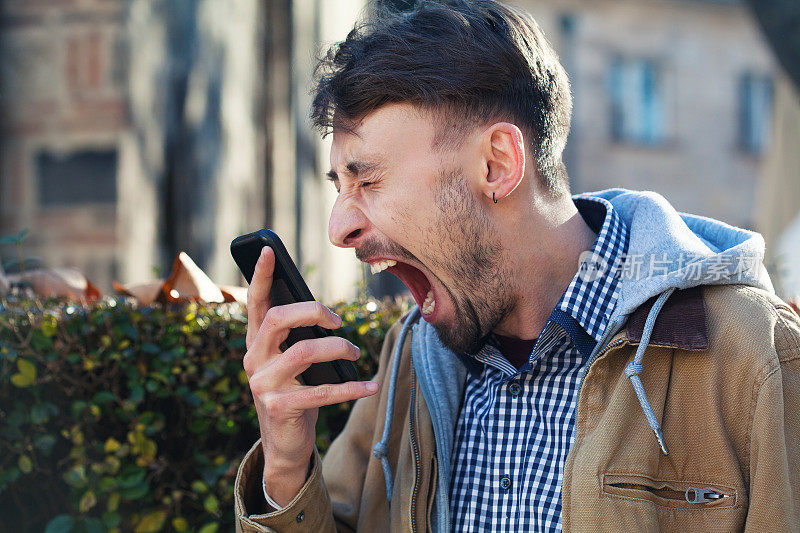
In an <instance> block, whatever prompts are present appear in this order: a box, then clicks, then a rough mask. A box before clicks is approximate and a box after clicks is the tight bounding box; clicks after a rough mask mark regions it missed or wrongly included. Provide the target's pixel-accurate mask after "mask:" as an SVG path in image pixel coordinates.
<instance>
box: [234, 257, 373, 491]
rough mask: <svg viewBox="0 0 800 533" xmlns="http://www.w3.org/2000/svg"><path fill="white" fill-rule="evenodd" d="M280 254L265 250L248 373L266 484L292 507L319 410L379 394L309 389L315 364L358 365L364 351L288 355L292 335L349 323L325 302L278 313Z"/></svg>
mask: <svg viewBox="0 0 800 533" xmlns="http://www.w3.org/2000/svg"><path fill="white" fill-rule="evenodd" d="M274 269H275V253H274V252H273V251H272V249H271V248H269V247H265V248H264V249H263V250H262V251H261V256H260V257H259V259H258V263H257V264H256V269H255V273H254V274H253V280H252V283H251V284H250V287H249V288H248V290H247V337H246V344H247V353H246V354H245V356H244V370H245V372H246V373H247V378H248V379H249V381H250V391H251V392H252V393H253V400H254V401H255V405H256V413H257V414H258V424H259V426H260V429H261V446H262V448H263V450H264V479H265V480H266V484H267V492H268V493H269V495H270V497H271V498H272V499H273V500H275V503H277V504H279V505H281V506H285V505H287V504H288V503H289V502H290V501H291V500H292V498H294V497H295V495H296V494H297V493H298V492H299V491H300V489H301V488H302V486H303V484H304V483H305V481H306V475H307V472H308V466H309V461H310V459H311V454H312V452H313V449H314V441H315V438H316V432H315V425H316V422H317V413H318V410H319V407H321V406H323V405H330V404H334V403H340V402H346V401H349V400H355V399H357V398H362V397H364V396H370V395H372V394H375V392H377V390H378V384H377V383H375V382H373V381H365V382H358V381H352V382H349V383H341V384H335V385H319V386H315V387H308V386H304V385H301V384H300V382H299V381H298V380H297V378H296V376H297V375H299V374H300V373H302V372H303V371H305V370H306V369H307V368H308V367H309V366H311V364H312V363H318V362H323V361H333V360H335V359H350V360H351V361H356V360H358V358H359V355H360V350H359V349H358V348H357V347H356V346H354V345H353V344H352V343H350V342H348V341H346V340H345V339H342V338H340V337H326V338H323V339H309V340H303V341H300V342H298V343H296V344H294V345H293V346H292V347H290V348H289V349H287V350H286V352H281V350H280V344H281V343H282V342H283V341H284V340H286V337H287V336H288V335H289V330H290V329H291V328H295V327H300V326H313V325H318V326H321V327H323V328H328V329H335V328H338V327H340V326H341V325H342V320H341V318H339V316H337V315H336V314H335V313H333V312H332V311H331V310H330V309H328V308H327V307H325V306H324V305H322V304H320V303H318V302H298V303H294V304H289V305H283V306H278V307H272V299H271V297H270V288H271V287H272V274H273V271H274Z"/></svg>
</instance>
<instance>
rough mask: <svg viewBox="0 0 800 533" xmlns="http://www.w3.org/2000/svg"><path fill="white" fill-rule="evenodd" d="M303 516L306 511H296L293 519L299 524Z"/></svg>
mask: <svg viewBox="0 0 800 533" xmlns="http://www.w3.org/2000/svg"><path fill="white" fill-rule="evenodd" d="M305 517H306V512H305V511H300V512H299V513H297V518H296V519H295V520H297V523H298V524H299V523H300V522H302V521H303V520H304V519H305Z"/></svg>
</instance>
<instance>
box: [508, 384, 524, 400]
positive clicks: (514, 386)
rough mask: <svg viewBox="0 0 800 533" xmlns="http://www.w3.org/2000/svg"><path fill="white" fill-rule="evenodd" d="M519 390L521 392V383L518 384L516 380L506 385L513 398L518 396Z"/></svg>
mask: <svg viewBox="0 0 800 533" xmlns="http://www.w3.org/2000/svg"><path fill="white" fill-rule="evenodd" d="M521 392H522V385H520V384H519V383H517V382H516V381H515V382H514V383H512V384H511V385H509V386H508V393H509V394H510V395H511V396H513V397H515V398H516V397H517V396H519V393H521Z"/></svg>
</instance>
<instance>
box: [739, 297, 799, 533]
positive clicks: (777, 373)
mask: <svg viewBox="0 0 800 533" xmlns="http://www.w3.org/2000/svg"><path fill="white" fill-rule="evenodd" d="M777 312H778V324H777V327H776V329H775V347H776V350H777V361H776V363H775V364H774V365H772V368H767V369H766V370H765V372H764V375H763V376H762V379H760V380H759V382H758V383H756V389H755V391H754V392H755V406H754V408H753V412H752V415H751V416H752V419H751V420H752V422H751V423H752V431H751V440H750V494H749V496H750V502H749V508H748V513H747V522H746V526H745V527H746V531H753V532H756V531H800V461H799V460H798V458H800V319H799V318H798V317H797V315H796V314H794V312H793V311H791V310H789V309H782V308H778V309H777Z"/></svg>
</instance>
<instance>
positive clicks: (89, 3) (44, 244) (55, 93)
mask: <svg viewBox="0 0 800 533" xmlns="http://www.w3.org/2000/svg"><path fill="white" fill-rule="evenodd" d="M123 14H124V10H123V1H122V0H82V1H78V0H61V1H55V0H53V1H47V2H45V1H33V2H31V1H25V0H10V1H7V2H3V4H2V23H1V25H0V65H2V69H1V72H2V75H1V76H0V110H2V117H3V120H2V144H0V173H1V174H0V231H2V232H3V233H10V232H17V231H19V230H20V229H22V228H28V229H29V230H30V236H29V238H28V241H27V242H26V246H25V250H26V252H27V253H26V255H29V256H33V257H38V258H41V260H42V262H43V263H45V264H47V265H52V266H75V267H79V268H81V269H82V270H84V271H85V272H86V273H87V274H88V276H89V277H90V278H91V279H92V280H97V282H98V283H99V284H101V285H104V286H109V287H110V281H111V278H112V276H113V275H114V271H115V268H116V250H117V244H118V243H117V236H116V221H115V216H116V215H115V210H116V206H115V203H114V202H113V201H111V202H109V201H106V198H105V197H101V198H100V199H99V201H91V200H92V199H91V198H88V199H87V200H89V202H88V203H82V204H75V203H67V204H65V205H59V202H52V201H49V200H47V198H48V195H47V191H44V190H43V187H44V185H45V183H49V184H51V185H55V186H58V183H59V182H58V178H59V168H61V167H59V164H58V163H59V161H61V162H63V163H65V164H67V166H69V157H70V156H73V155H75V154H84V155H85V156H87V157H90V158H91V157H92V155H93V154H103V155H104V156H105V160H107V161H108V160H110V159H109V156H110V155H111V154H117V152H118V139H119V134H120V133H121V132H122V131H124V130H125V129H126V127H127V124H128V121H127V117H126V110H125V95H124V72H123V71H122V69H121V66H122V64H123V63H122V61H120V54H121V52H122V51H123V48H122V47H123V46H124V40H123V38H122V36H123V28H124V19H123ZM111 157H112V158H113V157H115V155H114V156H111ZM42 158H46V159H47V160H49V161H53V162H54V164H53V165H51V166H52V167H53V168H52V173H53V175H50V176H42V175H41V169H40V167H41V166H42V165H41V164H39V163H40V162H41V160H42ZM105 166H106V167H108V165H107V164H106V165H105ZM107 178H108V179H114V178H115V176H114V175H113V174H112V175H109V176H107ZM72 179H77V177H74V176H73V178H72ZM97 179H102V177H100V176H98V177H97ZM112 190H113V189H112ZM42 200H44V201H42ZM43 204H45V205H43ZM7 251H8V250H3V252H7ZM10 257H13V256H12V255H11V254H9V253H3V258H4V259H9V258H10Z"/></svg>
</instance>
